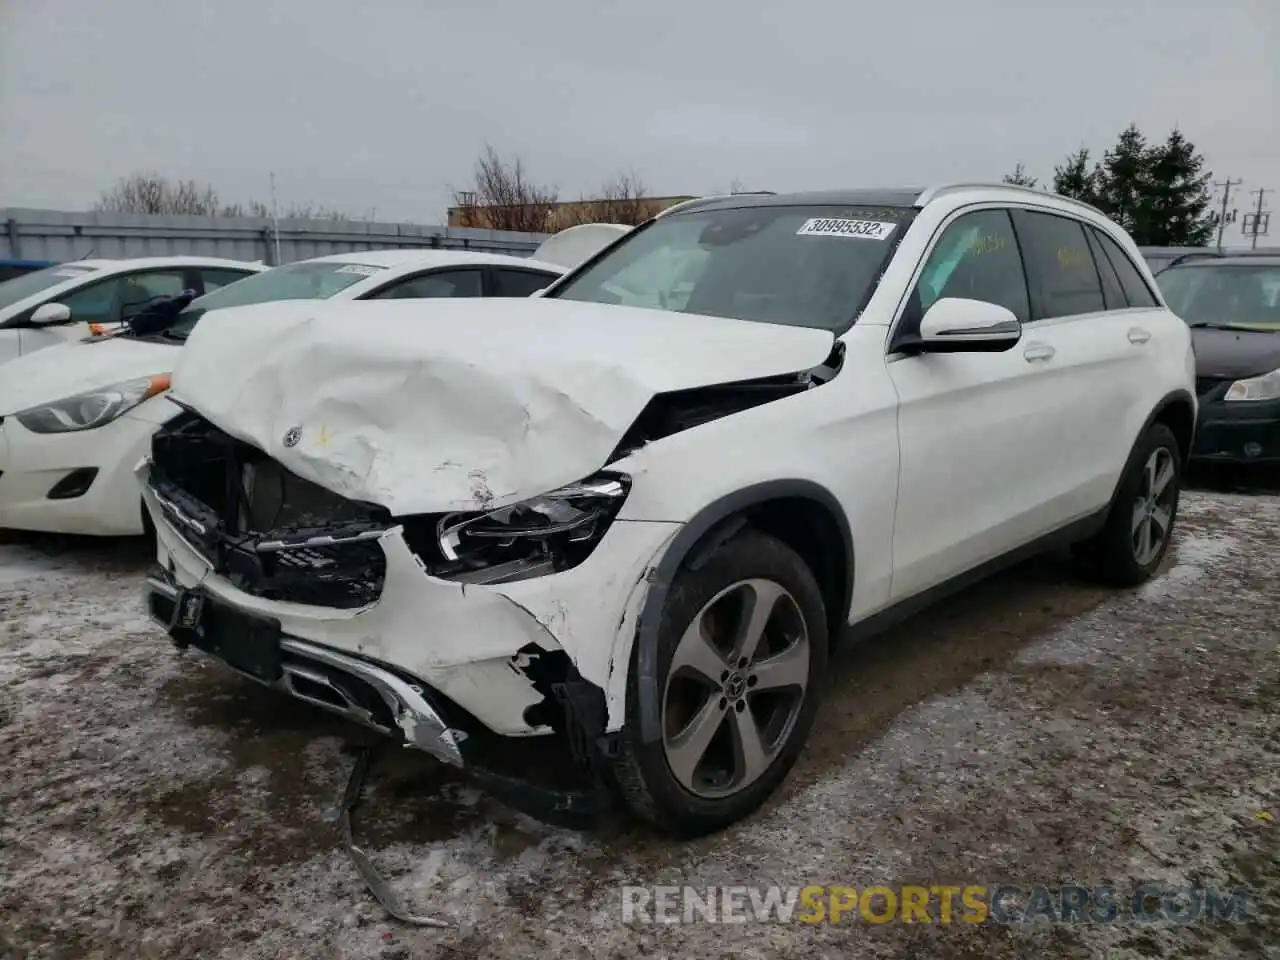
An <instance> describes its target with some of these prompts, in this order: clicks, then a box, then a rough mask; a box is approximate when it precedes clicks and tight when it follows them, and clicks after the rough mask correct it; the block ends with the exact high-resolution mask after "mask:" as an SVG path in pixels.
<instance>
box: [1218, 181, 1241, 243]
mask: <svg viewBox="0 0 1280 960" xmlns="http://www.w3.org/2000/svg"><path fill="white" fill-rule="evenodd" d="M1242 183H1244V181H1243V180H1232V179H1231V178H1230V177H1228V178H1227V182H1226V183H1215V184H1214V187H1215V188H1217V187H1221V188H1222V212H1221V213H1218V214H1215V215H1214V217H1213V219H1214V220H1216V221H1217V227H1218V250H1219V252H1221V250H1222V231H1223V230H1225V229H1226V228H1227V224H1228V223H1235V220H1236V211H1234V210H1232V211H1231V213H1230V215H1228V214H1227V204H1228V203H1229V202H1230V200H1231V188H1232V187H1238V186H1240V184H1242Z"/></svg>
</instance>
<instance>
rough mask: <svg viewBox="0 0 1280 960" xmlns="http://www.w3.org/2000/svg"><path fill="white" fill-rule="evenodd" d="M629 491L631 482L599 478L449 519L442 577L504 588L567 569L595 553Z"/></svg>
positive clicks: (443, 534) (444, 524)
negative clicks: (492, 584)
mask: <svg viewBox="0 0 1280 960" xmlns="http://www.w3.org/2000/svg"><path fill="white" fill-rule="evenodd" d="M629 489H630V480H629V478H627V477H625V476H622V475H620V474H599V475H597V476H594V477H591V478H590V479H587V480H583V481H580V482H578V483H571V484H569V485H568V486H567V487H561V488H560V489H559V490H553V491H551V492H550V493H544V494H542V495H541V496H537V497H532V498H531V499H529V500H523V501H521V502H520V503H515V504H512V505H511V506H509V507H500V508H499V509H497V510H489V511H485V512H484V513H451V514H446V515H444V516H442V517H440V518H439V520H438V521H437V522H436V530H435V533H436V543H437V546H438V548H439V550H440V553H441V555H442V556H443V557H444V560H445V566H444V568H443V569H441V570H439V571H437V573H438V575H440V576H443V577H444V578H446V579H451V580H464V581H470V582H482V583H501V582H508V581H511V580H523V579H527V578H528V577H536V576H543V575H545V574H548V573H555V572H556V571H558V570H567V569H569V568H570V567H573V566H576V565H577V564H578V563H581V562H582V561H583V560H584V559H586V557H587V556H588V555H589V554H590V553H591V551H592V549H594V548H595V545H596V544H597V543H598V542H599V541H600V538H601V537H603V536H604V533H605V530H607V529H608V527H609V524H610V523H611V522H612V521H613V518H614V517H615V516H616V515H617V513H618V510H619V509H621V507H622V502H623V500H625V499H626V496H627V492H628V490H629Z"/></svg>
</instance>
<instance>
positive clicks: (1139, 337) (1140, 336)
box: [1129, 327, 1151, 345]
mask: <svg viewBox="0 0 1280 960" xmlns="http://www.w3.org/2000/svg"><path fill="white" fill-rule="evenodd" d="M1150 339H1151V332H1150V331H1149V330H1143V329H1142V328H1141V327H1130V328H1129V342H1130V343H1134V344H1139V345H1141V344H1144V343H1146V342H1147V341H1148V340H1150Z"/></svg>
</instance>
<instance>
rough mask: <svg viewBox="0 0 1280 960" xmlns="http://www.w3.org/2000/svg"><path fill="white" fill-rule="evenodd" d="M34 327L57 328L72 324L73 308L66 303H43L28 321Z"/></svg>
mask: <svg viewBox="0 0 1280 960" xmlns="http://www.w3.org/2000/svg"><path fill="white" fill-rule="evenodd" d="M27 322H28V323H30V324H31V326H33V327H57V326H60V325H61V324H64V323H70V322H71V308H70V307H68V306H67V305H66V304H65V303H42V304H40V306H38V307H36V310H35V313H33V314H31V319H30V320H29V321H27Z"/></svg>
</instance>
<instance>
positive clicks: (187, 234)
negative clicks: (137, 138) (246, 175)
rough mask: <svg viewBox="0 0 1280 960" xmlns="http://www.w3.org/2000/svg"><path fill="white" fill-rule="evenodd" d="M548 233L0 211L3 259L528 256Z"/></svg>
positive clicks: (288, 260) (267, 260) (286, 259)
mask: <svg viewBox="0 0 1280 960" xmlns="http://www.w3.org/2000/svg"><path fill="white" fill-rule="evenodd" d="M544 239H546V235H544V234H537V233H512V232H508V231H504V230H474V229H470V228H462V227H443V226H434V225H424V224H417V223H371V222H365V221H355V220H281V221H280V223H279V237H278V241H279V243H278V245H279V257H278V258H277V256H276V250H277V236H276V233H275V231H274V229H273V224H272V221H271V220H269V219H263V218H260V217H169V216H147V215H143V214H131V213H65V212H63V211H60V210H27V209H22V208H19V207H9V208H2V209H0V257H9V258H13V259H27V260H56V261H67V260H78V259H82V258H86V257H106V258H109V259H117V258H123V257H159V256H167V255H172V254H187V255H199V256H208V257H226V258H228V259H231V260H250V261H253V260H262V261H264V262H265V263H268V264H271V265H274V264H276V263H277V262H279V263H291V262H292V261H294V260H306V259H307V258H309V257H320V256H324V255H325V254H330V253H348V252H352V251H357V250H385V249H389V248H404V247H422V248H439V249H446V250H475V251H477V252H488V253H507V254H514V255H516V256H528V255H529V254H531V253H532V252H533V251H534V250H535V249H536V248H537V246H538V244H539V243H541V242H542V241H543V240H544Z"/></svg>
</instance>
